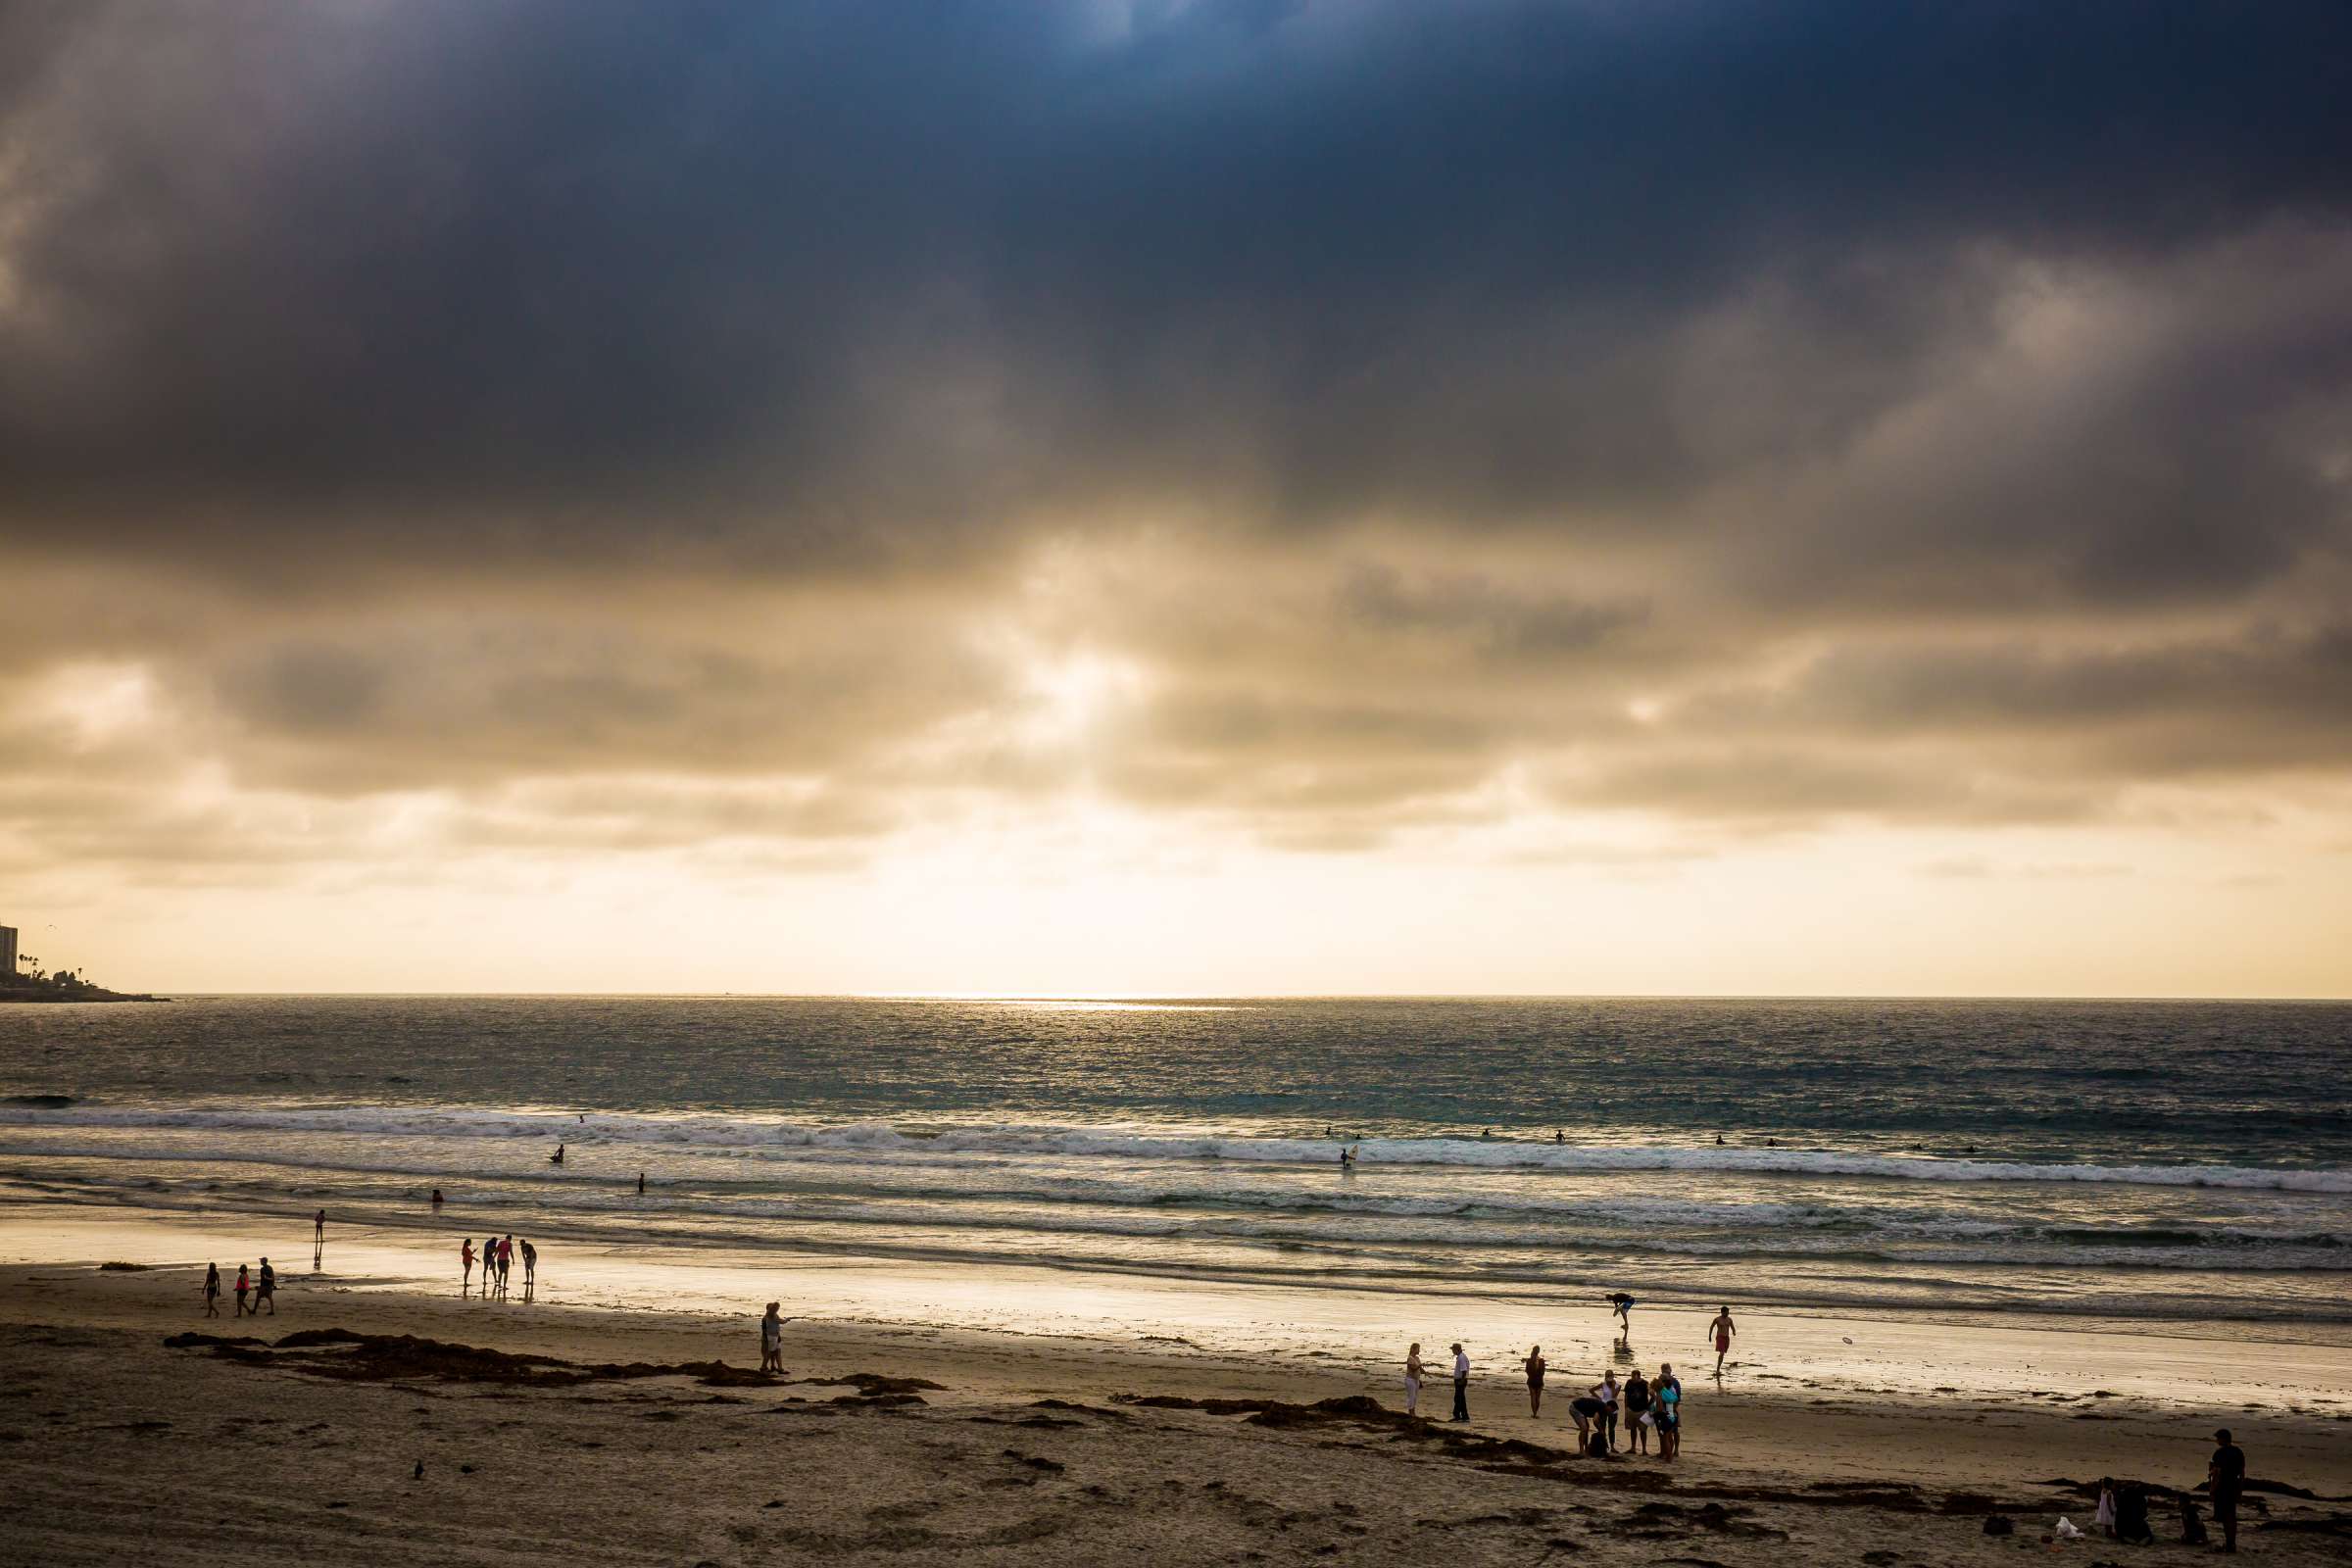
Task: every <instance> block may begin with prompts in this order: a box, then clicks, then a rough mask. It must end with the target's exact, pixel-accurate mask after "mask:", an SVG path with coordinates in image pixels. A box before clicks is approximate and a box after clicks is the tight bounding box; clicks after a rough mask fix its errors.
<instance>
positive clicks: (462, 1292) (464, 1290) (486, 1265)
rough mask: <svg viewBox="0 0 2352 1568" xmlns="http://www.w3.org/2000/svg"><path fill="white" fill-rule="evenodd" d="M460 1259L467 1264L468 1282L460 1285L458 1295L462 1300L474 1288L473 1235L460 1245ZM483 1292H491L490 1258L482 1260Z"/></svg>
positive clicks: (486, 1294) (485, 1294) (486, 1293)
mask: <svg viewBox="0 0 2352 1568" xmlns="http://www.w3.org/2000/svg"><path fill="white" fill-rule="evenodd" d="M458 1261H459V1262H461V1263H463V1264H465V1265H466V1283H465V1284H463V1285H461V1286H459V1287H458V1297H459V1299H461V1300H462V1299H465V1298H466V1295H467V1294H468V1293H470V1292H471V1291H472V1289H473V1238H472V1237H470V1236H468V1237H466V1240H465V1242H464V1243H463V1244H461V1245H460V1246H459V1248H458ZM482 1294H483V1295H484V1296H488V1295H489V1294H490V1260H489V1259H488V1258H484V1259H483V1260H482Z"/></svg>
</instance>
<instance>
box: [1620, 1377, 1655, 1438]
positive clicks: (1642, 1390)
mask: <svg viewBox="0 0 2352 1568" xmlns="http://www.w3.org/2000/svg"><path fill="white" fill-rule="evenodd" d="M1649 1405H1650V1397H1649V1379H1647V1378H1645V1377H1643V1376H1642V1369H1641V1368H1640V1367H1636V1368H1634V1370H1633V1375H1632V1376H1630V1377H1628V1378H1627V1379H1626V1380H1625V1430H1626V1432H1627V1433H1628V1434H1629V1435H1631V1437H1632V1438H1633V1440H1634V1451H1635V1452H1636V1453H1646V1452H1648V1451H1649Z"/></svg>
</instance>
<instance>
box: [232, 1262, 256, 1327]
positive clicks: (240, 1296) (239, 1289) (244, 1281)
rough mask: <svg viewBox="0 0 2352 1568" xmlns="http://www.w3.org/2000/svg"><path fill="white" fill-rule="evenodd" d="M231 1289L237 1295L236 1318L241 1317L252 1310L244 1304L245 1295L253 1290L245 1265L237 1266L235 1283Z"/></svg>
mask: <svg viewBox="0 0 2352 1568" xmlns="http://www.w3.org/2000/svg"><path fill="white" fill-rule="evenodd" d="M233 1289H234V1290H235V1291H236V1294H237V1316H239V1317H243V1316H244V1315H245V1314H246V1313H247V1312H248V1311H250V1310H252V1309H251V1308H250V1307H248V1306H247V1305H246V1304H245V1295H246V1293H247V1292H248V1291H251V1290H252V1289H253V1281H252V1279H251V1278H249V1277H248V1276H247V1274H246V1272H245V1265H244V1264H242V1263H239V1264H238V1265H237V1283H236V1285H235V1286H234V1287H233Z"/></svg>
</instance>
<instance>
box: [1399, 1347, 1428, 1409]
mask: <svg viewBox="0 0 2352 1568" xmlns="http://www.w3.org/2000/svg"><path fill="white" fill-rule="evenodd" d="M1426 1371H1427V1369H1426V1368H1425V1367H1423V1366H1422V1364H1421V1342H1420V1341H1419V1340H1415V1341H1414V1342H1413V1345H1412V1348H1411V1349H1409V1350H1407V1351H1405V1352H1404V1413H1405V1414H1406V1415H1419V1414H1420V1413H1421V1379H1422V1377H1423V1375H1424V1374H1425V1372H1426Z"/></svg>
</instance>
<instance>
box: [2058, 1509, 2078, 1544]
mask: <svg viewBox="0 0 2352 1568" xmlns="http://www.w3.org/2000/svg"><path fill="white" fill-rule="evenodd" d="M2058 1539H2059V1540H2060V1541H2080V1540H2082V1531H2080V1530H2077V1529H2076V1528H2075V1526H2074V1521H2072V1520H2071V1519H2068V1518H2067V1517H2066V1516H2065V1515H2063V1514H2061V1515H2060V1516H2059V1518H2058Z"/></svg>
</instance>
